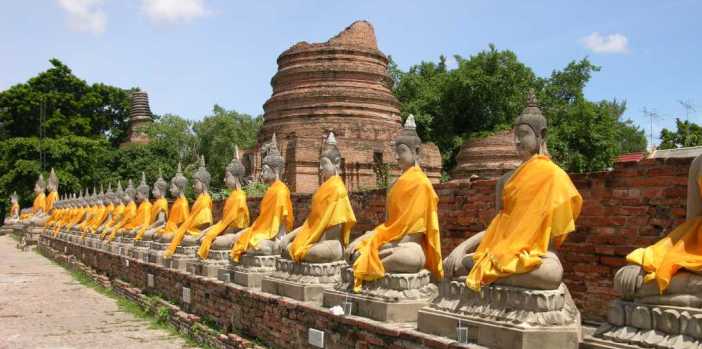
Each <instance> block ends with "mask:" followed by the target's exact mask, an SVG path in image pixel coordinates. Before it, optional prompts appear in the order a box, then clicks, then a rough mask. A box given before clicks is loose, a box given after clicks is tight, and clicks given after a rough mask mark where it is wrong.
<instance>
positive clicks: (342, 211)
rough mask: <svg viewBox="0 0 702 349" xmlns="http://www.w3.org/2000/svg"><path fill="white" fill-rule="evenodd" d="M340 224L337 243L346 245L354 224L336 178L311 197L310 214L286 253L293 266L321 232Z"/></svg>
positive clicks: (324, 184)
mask: <svg viewBox="0 0 702 349" xmlns="http://www.w3.org/2000/svg"><path fill="white" fill-rule="evenodd" d="M339 224H341V225H342V227H341V242H342V244H344V246H346V245H348V243H349V236H350V235H351V228H352V227H353V226H354V224H356V216H355V215H354V214H353V208H352V207H351V201H349V194H348V192H347V191H346V186H345V185H344V182H343V181H342V180H341V177H339V176H332V177H331V178H329V179H327V180H326V181H325V182H324V183H323V184H322V185H321V186H320V187H319V189H317V191H316V192H315V193H314V195H313V196H312V204H311V205H310V214H309V216H307V219H306V220H305V223H303V224H302V227H301V228H300V230H299V231H298V233H297V235H296V236H295V239H294V240H293V242H292V244H290V247H289V249H288V252H290V257H291V258H292V259H293V260H294V261H295V262H301V261H302V259H303V258H304V257H305V255H307V252H309V250H310V248H312V246H314V244H316V243H317V242H319V239H321V238H322V235H323V234H324V232H325V231H326V230H327V229H329V228H330V227H333V226H335V225H339Z"/></svg>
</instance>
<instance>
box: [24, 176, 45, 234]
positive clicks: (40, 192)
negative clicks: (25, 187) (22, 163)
mask: <svg viewBox="0 0 702 349" xmlns="http://www.w3.org/2000/svg"><path fill="white" fill-rule="evenodd" d="M45 192H46V181H45V180H44V175H43V174H41V173H40V174H39V178H37V181H36V182H35V183H34V201H33V202H32V208H31V210H30V211H29V212H26V213H23V214H21V215H20V223H22V224H29V222H30V220H31V219H32V217H34V216H37V217H39V215H40V214H41V213H42V212H44V208H45V206H46V194H45Z"/></svg>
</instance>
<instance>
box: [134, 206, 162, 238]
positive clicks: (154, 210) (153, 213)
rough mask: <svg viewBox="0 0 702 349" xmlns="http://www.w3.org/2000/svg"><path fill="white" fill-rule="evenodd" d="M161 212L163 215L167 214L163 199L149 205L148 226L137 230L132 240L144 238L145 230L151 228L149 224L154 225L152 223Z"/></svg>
mask: <svg viewBox="0 0 702 349" xmlns="http://www.w3.org/2000/svg"><path fill="white" fill-rule="evenodd" d="M161 212H163V213H164V214H168V201H166V199H165V198H160V199H158V200H156V201H154V203H153V204H152V205H151V212H149V224H147V225H143V226H142V227H141V229H139V231H138V232H137V235H136V237H134V240H141V238H142V237H143V236H144V233H146V230H147V229H149V226H151V224H154V222H156V218H157V217H158V214H159V213H161Z"/></svg>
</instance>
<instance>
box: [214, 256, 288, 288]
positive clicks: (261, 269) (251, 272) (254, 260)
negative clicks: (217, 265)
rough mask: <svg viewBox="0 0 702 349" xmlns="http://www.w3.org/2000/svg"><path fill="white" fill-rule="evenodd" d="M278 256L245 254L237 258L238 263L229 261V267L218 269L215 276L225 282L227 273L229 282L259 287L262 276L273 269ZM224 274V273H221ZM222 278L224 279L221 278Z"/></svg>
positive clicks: (268, 273)
mask: <svg viewBox="0 0 702 349" xmlns="http://www.w3.org/2000/svg"><path fill="white" fill-rule="evenodd" d="M278 258H280V256H277V255H276V256H259V255H251V254H245V255H242V256H241V257H240V258H239V263H233V262H232V263H230V265H229V268H227V269H224V270H222V269H220V271H221V274H218V275H217V278H218V279H220V280H222V281H225V282H226V273H227V272H228V273H229V282H233V283H235V284H237V285H241V286H245V287H250V288H260V287H261V281H263V278H265V277H266V276H268V275H270V274H271V273H272V272H274V271H275V262H276V260H278ZM222 274H225V275H222ZM223 279H224V280H223Z"/></svg>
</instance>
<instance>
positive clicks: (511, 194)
mask: <svg viewBox="0 0 702 349" xmlns="http://www.w3.org/2000/svg"><path fill="white" fill-rule="evenodd" d="M415 128H416V127H415V125H414V118H413V117H412V116H410V117H408V119H407V120H406V122H405V125H404V127H403V128H402V129H401V130H400V133H399V135H398V136H397V138H396V141H395V152H396V159H397V163H398V165H399V167H400V169H401V171H402V174H401V175H400V176H399V178H397V180H396V181H395V182H394V183H393V184H392V186H391V187H390V188H389V190H388V195H387V202H386V219H385V221H384V222H382V223H380V224H379V225H377V226H376V227H375V228H374V229H373V230H371V231H368V232H366V233H364V234H361V235H360V236H359V237H357V238H356V239H354V240H351V232H352V228H353V227H354V224H355V223H356V217H355V215H354V210H353V207H352V205H351V202H350V200H349V196H348V192H347V190H346V186H345V185H344V182H343V180H342V178H341V176H340V166H341V154H340V152H339V149H338V148H337V145H336V139H335V137H334V134H333V133H329V135H328V137H327V138H326V140H325V142H324V144H323V149H322V151H321V153H320V161H319V163H320V167H319V171H320V175H321V178H322V184H321V186H320V187H319V189H318V190H317V191H316V192H315V193H314V195H313V196H312V200H311V202H310V204H309V205H310V206H309V215H308V217H306V219H305V221H304V223H303V224H302V225H301V226H299V227H297V228H294V226H293V225H294V212H293V204H292V201H291V196H290V191H289V189H288V188H287V186H286V185H285V183H284V182H283V181H282V180H281V176H282V173H283V169H284V159H283V157H282V156H281V154H280V152H279V150H278V149H277V144H276V139H275V135H273V139H272V142H271V144H272V146H271V147H270V148H269V149H268V152H267V154H266V155H265V157H264V159H263V164H262V180H263V182H264V183H265V184H266V185H267V186H268V189H267V191H266V192H265V195H264V196H263V198H262V199H261V201H260V208H259V212H258V216H257V217H256V218H255V219H254V220H253V221H250V219H251V218H250V216H249V210H248V207H247V197H246V192H245V191H243V190H242V178H243V177H244V173H245V170H244V166H243V165H242V163H241V161H240V160H239V156H238V149H237V151H236V152H235V156H234V158H233V159H232V160H231V162H230V163H229V164H228V165H227V166H226V168H225V176H224V183H225V185H226V186H227V188H228V189H229V197H228V198H227V200H226V202H225V203H224V207H223V212H222V215H221V219H220V220H219V221H216V222H215V221H214V220H213V212H212V198H211V196H210V194H209V192H208V188H209V185H210V179H211V176H210V174H209V173H208V172H207V169H206V168H205V162H204V158H201V159H200V166H199V168H198V170H197V171H196V172H195V173H194V174H193V176H192V177H193V184H192V187H193V190H194V191H195V193H196V194H197V198H196V200H195V202H194V203H193V205H192V207H191V206H189V203H188V201H187V199H186V198H185V196H184V191H185V188H186V186H187V183H188V180H187V179H186V178H185V177H184V176H183V174H182V171H181V169H180V165H179V167H178V171H177V173H176V175H175V176H174V177H173V178H172V179H171V181H170V183H168V182H166V181H165V180H164V179H163V178H162V177H161V176H159V178H158V179H157V180H156V182H155V183H154V184H153V186H152V187H151V188H150V187H149V186H148V185H147V184H146V180H145V177H144V175H143V174H142V178H141V182H140V184H139V185H138V186H137V187H136V188H134V186H133V184H132V182H131V180H130V181H129V182H128V185H127V187H126V189H123V188H122V185H121V183H118V184H117V189H116V191H114V192H113V191H112V188H111V187H110V186H108V188H107V191H106V192H103V190H102V189H101V190H100V191H99V192H98V191H97V190H96V189H93V193H92V194H89V193H88V191H86V192H85V193H84V194H81V195H78V196H76V195H73V196H71V197H65V198H62V199H61V200H57V194H55V193H56V190H57V189H58V182H57V179H56V176H55V173H54V171H53V170H52V171H51V175H50V177H49V185H48V186H47V188H46V189H48V190H49V192H50V194H49V195H48V196H47V197H44V181H43V178H41V177H40V179H39V180H38V181H37V185H36V188H35V192H36V194H37V195H36V199H35V202H34V206H33V207H32V209H31V212H27V213H23V214H20V213H19V212H18V211H19V210H18V208H17V206H16V197H15V198H14V199H13V200H14V201H13V203H15V204H13V210H12V212H11V216H10V218H9V220H7V221H6V224H29V225H35V226H41V227H43V228H44V229H45V230H46V231H47V232H51V234H53V235H54V236H58V234H60V233H61V232H71V231H72V232H73V235H76V234H78V235H79V236H80V239H81V240H86V239H92V240H94V241H100V243H101V244H102V245H100V246H103V247H104V246H106V245H107V244H110V243H111V242H115V243H121V244H123V245H124V244H128V245H129V246H137V247H140V248H142V249H144V250H145V251H147V252H146V253H147V254H151V255H153V254H154V253H157V254H158V260H159V261H162V262H164V263H165V262H168V261H170V260H179V258H180V259H183V260H186V261H187V263H188V264H189V265H195V266H197V265H200V266H203V265H208V264H207V263H212V261H210V260H211V259H213V258H214V257H213V256H220V257H219V258H220V261H219V262H218V263H220V264H217V267H218V268H219V269H224V270H225V272H226V273H228V272H231V273H232V274H231V275H234V276H233V278H234V279H236V278H237V277H240V276H241V275H244V276H246V277H248V278H251V277H252V275H253V274H256V273H259V274H262V276H261V280H259V281H260V282H258V283H256V284H255V286H257V287H262V288H263V289H264V291H266V290H268V291H270V292H273V293H278V294H281V295H291V296H292V295H293V294H295V292H294V291H295V290H310V289H311V288H312V287H313V286H315V285H319V286H320V289H319V290H318V292H317V294H315V295H313V296H309V297H311V298H306V297H308V296H307V295H303V296H299V295H295V296H292V297H294V298H299V299H301V300H314V301H319V300H320V297H321V298H323V303H324V305H325V306H329V307H332V306H334V305H337V304H341V303H354V305H355V306H356V307H357V308H358V309H356V311H354V313H356V314H360V315H365V316H369V317H373V318H376V319H377V320H389V321H418V327H419V329H420V330H422V331H426V332H430V333H434V334H441V335H446V336H450V337H455V336H460V334H458V335H457V334H456V333H455V332H452V331H454V330H453V328H460V327H461V326H462V325H461V324H462V323H464V324H468V325H470V326H478V327H480V326H489V325H486V323H491V322H496V323H497V322H499V321H507V320H509V321H511V322H510V323H512V324H515V323H517V324H520V326H524V328H530V329H532V330H533V328H541V329H544V330H543V331H542V332H540V333H542V335H543V337H540V338H541V339H540V342H539V343H541V344H540V346H544V347H546V348H551V347H562V346H566V347H569V346H570V345H571V344H572V343H575V344H574V345H577V343H578V342H579V341H580V340H581V339H582V338H581V333H580V318H579V313H578V311H577V308H576V307H575V305H574V303H573V301H572V299H571V298H570V294H569V292H568V291H567V287H566V286H565V284H564V283H563V272H564V271H563V266H562V265H561V262H560V260H559V258H558V255H557V253H556V250H557V249H558V247H559V246H560V245H561V244H562V243H563V242H564V241H565V240H566V238H567V236H568V234H569V233H571V232H573V231H574V230H575V222H576V220H577V218H578V216H579V215H580V211H581V208H582V204H583V200H582V197H581V195H580V194H579V193H578V191H577V189H576V188H575V186H574V185H573V183H572V182H571V180H570V178H569V177H568V175H567V174H566V173H565V172H564V171H563V170H562V169H561V168H560V167H558V166H557V165H556V164H555V163H554V162H553V161H552V160H551V159H550V157H549V154H548V149H547V141H546V140H547V130H548V127H547V122H546V119H545V117H544V116H543V115H542V113H541V111H540V110H539V109H538V106H537V104H536V100H535V98H534V97H533V95H531V96H530V99H529V103H528V106H527V108H526V109H525V110H524V112H523V113H522V114H521V115H520V116H519V117H518V118H517V119H516V120H515V123H514V139H515V145H516V148H517V152H518V154H519V156H520V157H521V159H522V160H523V163H522V164H521V165H520V166H519V167H518V168H517V169H516V170H514V171H511V172H509V173H507V174H505V175H504V176H503V177H502V178H500V179H499V180H498V182H497V185H496V192H497V195H496V208H497V214H496V216H495V217H494V218H493V219H492V221H491V222H490V224H489V226H488V227H487V229H486V230H485V231H483V232H480V233H478V234H476V235H474V236H472V237H470V238H468V239H467V240H465V241H464V242H463V243H461V244H460V245H458V246H457V247H456V248H455V249H454V250H453V251H452V252H451V253H450V254H449V255H448V256H446V258H443V257H442V254H441V238H440V224H439V215H438V196H437V194H436V192H435V191H434V189H433V187H432V184H431V182H430V181H429V179H428V178H427V176H426V175H425V174H424V172H423V171H422V169H421V167H420V146H421V140H420V139H419V137H418V136H417V133H416V129H415ZM701 171H702V157H698V158H697V159H695V161H694V162H693V163H692V166H691V170H690V183H689V193H688V221H687V222H686V223H684V224H683V225H681V226H680V227H678V228H677V229H675V230H674V231H673V232H671V233H670V234H669V235H668V236H667V237H665V238H664V239H662V240H661V241H659V242H658V243H656V244H654V245H652V246H649V247H646V248H642V249H638V250H636V251H633V252H632V253H631V254H630V255H629V256H628V257H627V260H628V261H629V263H631V265H629V266H625V267H623V268H622V269H621V270H620V271H619V272H618V273H617V275H616V277H615V287H616V289H617V290H619V291H620V292H621V293H622V294H623V301H625V302H633V303H632V304H649V305H651V304H653V305H659V306H676V307H693V308H700V307H701V306H702V298H700V292H699V290H700V287H701V286H702V281H701V280H702V276H700V275H699V272H700V271H702V243H701V242H700V239H699V238H698V236H700V235H699V233H698V232H700V231H701V229H702V223H701V222H702V218H700V217H702V204H701V203H702V201H701V200H700V198H701V194H700V187H701V186H702V172H701ZM150 189H151V190H150ZM149 191H151V194H152V196H153V199H154V200H153V202H151V201H150V200H149ZM167 192H169V193H170V195H171V197H172V198H173V199H174V201H173V203H172V204H171V205H170V208H169V207H168V203H167V201H166V198H165V197H166V193H167ZM222 256H225V257H222ZM145 259H146V260H148V261H151V262H154V261H155V259H153V258H151V259H149V258H145ZM270 263H273V264H270ZM237 273H238V274H237ZM227 275H229V274H227ZM237 275H238V276H237ZM228 277H229V276H228ZM249 280H250V279H249ZM437 284H438V285H439V287H437V286H436V285H437ZM247 285H249V286H250V285H252V284H247ZM349 297H351V298H349ZM349 299H351V301H349ZM394 304H397V305H398V306H397V307H396V308H393V305H394ZM627 304H628V303H627ZM412 307H415V308H412ZM408 309H411V310H408ZM381 313H382V314H381ZM631 316H633V315H630V317H631ZM634 317H635V316H634ZM613 321H614V320H610V322H613ZM614 322H617V321H614ZM625 322H626V321H625ZM634 322H635V321H634ZM447 324H451V325H447ZM451 326H453V327H451ZM554 326H555V327H558V328H560V329H561V331H562V332H563V333H566V336H565V337H558V338H557V339H549V338H551V337H549V336H552V335H553V333H554V331H553V330H552V329H548V328H549V327H554ZM622 326H632V325H631V324H630V323H628V322H627V323H626V324H625V323H624V322H622V321H619V322H618V323H615V324H610V327H608V328H605V329H603V330H602V331H601V333H604V334H603V336H605V337H607V336H609V337H607V338H610V339H617V340H619V339H621V338H619V337H621V336H619V337H616V335H613V334H612V333H614V332H616V331H617V330H618V329H620V328H622ZM446 327H448V328H449V329H448V330H447V329H446ZM517 327H519V326H517ZM619 331H620V332H621V330H619ZM701 331H702V330H701ZM486 333H487V332H486ZM701 335H702V334H701ZM485 336H486V337H487V335H485ZM493 337H495V336H491V338H478V342H479V344H484V345H488V346H495V347H518V346H515V345H514V344H515V342H514V341H515V340H516V339H514V338H513V337H510V338H511V339H509V342H508V343H505V342H500V341H504V340H505V339H504V338H499V337H500V336H497V337H496V338H493ZM615 337H616V338H615ZM564 338H566V339H565V342H564ZM626 340H629V341H634V340H633V339H632V337H631V336H629V337H627V338H626ZM697 340H699V339H697ZM564 343H565V344H564Z"/></svg>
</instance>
